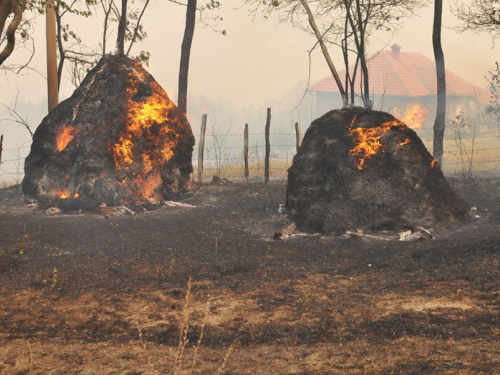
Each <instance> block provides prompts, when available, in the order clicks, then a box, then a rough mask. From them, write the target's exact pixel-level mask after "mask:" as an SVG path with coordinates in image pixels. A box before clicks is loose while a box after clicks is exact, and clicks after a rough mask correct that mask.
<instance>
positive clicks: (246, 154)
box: [243, 124, 250, 182]
mask: <svg viewBox="0 0 500 375" xmlns="http://www.w3.org/2000/svg"><path fill="white" fill-rule="evenodd" d="M243 138H244V139H243V156H244V158H245V182H248V180H249V177H250V171H249V169H248V124H245V133H244V134H243Z"/></svg>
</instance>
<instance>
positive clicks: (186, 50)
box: [177, 0, 197, 113]
mask: <svg viewBox="0 0 500 375" xmlns="http://www.w3.org/2000/svg"><path fill="white" fill-rule="evenodd" d="M196 2H197V0H188V3H187V9H186V26H185V28H184V38H183V39H182V45H181V62H180V67H179V92H178V98H177V107H178V108H179V110H180V111H181V112H182V113H186V112H187V89H188V72H189V58H190V56H191V43H192V42H193V36H194V27H195V23H196Z"/></svg>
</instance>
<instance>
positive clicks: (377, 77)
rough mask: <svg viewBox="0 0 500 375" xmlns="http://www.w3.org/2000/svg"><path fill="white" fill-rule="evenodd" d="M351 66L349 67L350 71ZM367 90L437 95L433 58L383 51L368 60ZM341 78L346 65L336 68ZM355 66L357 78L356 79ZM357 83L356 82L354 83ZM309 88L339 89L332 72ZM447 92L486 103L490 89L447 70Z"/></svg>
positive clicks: (409, 94) (372, 91) (384, 92)
mask: <svg viewBox="0 0 500 375" xmlns="http://www.w3.org/2000/svg"><path fill="white" fill-rule="evenodd" d="M352 69H353V66H351V67H350V68H349V70H350V71H352ZM368 70H369V80H370V92H371V93H374V94H380V95H382V94H385V95H404V96H412V97H419V96H426V95H436V91H437V90H436V68H435V62H434V60H431V59H429V58H427V57H425V56H424V55H422V54H421V53H413V52H399V53H396V52H392V51H382V52H380V53H378V54H375V55H372V56H371V57H370V58H369V61H368ZM339 76H340V77H341V79H342V82H344V80H345V79H344V78H343V77H345V69H343V70H341V71H339ZM360 76H361V68H360V67H358V72H357V76H356V81H357V82H359V77H360ZM356 86H357V87H359V84H358V83H357V84H356ZM308 91H316V92H317V91H323V92H339V90H338V88H337V85H336V84H335V81H334V79H333V77H332V76H328V77H325V78H323V79H321V80H319V81H318V82H316V83H314V84H312V85H310V86H309V88H308ZM446 92H447V94H448V95H468V96H472V97H477V98H478V100H479V101H480V102H483V103H488V102H489V98H490V93H489V92H488V91H486V90H484V89H482V88H480V87H478V86H475V85H473V84H472V83H469V82H467V81H465V80H464V79H462V78H460V77H459V76H457V75H456V74H454V73H452V72H450V71H449V70H446Z"/></svg>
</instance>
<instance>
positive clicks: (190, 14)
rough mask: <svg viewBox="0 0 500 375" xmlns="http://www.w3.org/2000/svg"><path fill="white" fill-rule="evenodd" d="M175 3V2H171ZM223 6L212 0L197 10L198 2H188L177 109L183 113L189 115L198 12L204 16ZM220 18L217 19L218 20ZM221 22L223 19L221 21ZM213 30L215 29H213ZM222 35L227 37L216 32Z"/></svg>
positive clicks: (192, 0) (223, 31) (195, 0)
mask: <svg viewBox="0 0 500 375" xmlns="http://www.w3.org/2000/svg"><path fill="white" fill-rule="evenodd" d="M170 1H172V2H175V0H170ZM220 6H221V4H220V2H219V1H217V0H210V1H209V2H208V3H207V4H206V5H204V6H202V7H200V8H197V0H187V6H186V7H187V9H186V26H185V28H184V37H183V39H182V45H181V60H180V66H179V87H178V94H177V107H178V108H179V110H180V111H181V112H182V113H187V91H188V74H189V60H190V56H191V45H192V42H193V36H194V29H195V24H196V12H197V11H199V12H200V14H203V13H204V11H206V10H209V11H210V10H215V9H219V8H220ZM200 18H201V21H202V22H203V23H204V24H205V25H208V26H210V27H212V26H211V25H209V24H208V22H207V20H206V19H204V18H203V17H200ZM217 19H218V18H216V20H217ZM220 20H221V19H220ZM212 28H213V27H212ZM215 31H217V32H220V33H221V34H222V35H226V31H225V30H222V31H219V30H215Z"/></svg>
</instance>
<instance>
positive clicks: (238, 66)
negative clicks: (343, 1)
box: [0, 0, 498, 105]
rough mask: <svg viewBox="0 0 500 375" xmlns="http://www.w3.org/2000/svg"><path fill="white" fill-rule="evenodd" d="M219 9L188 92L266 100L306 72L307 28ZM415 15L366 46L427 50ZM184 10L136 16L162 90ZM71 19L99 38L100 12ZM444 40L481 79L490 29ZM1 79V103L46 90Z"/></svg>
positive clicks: (453, 62)
mask: <svg viewBox="0 0 500 375" xmlns="http://www.w3.org/2000/svg"><path fill="white" fill-rule="evenodd" d="M237 7H239V8H237ZM444 10H445V15H444V25H445V26H446V25H453V24H455V23H456V21H455V20H454V18H453V16H452V15H451V14H450V12H449V4H448V2H446V1H445V5H444ZM217 14H218V15H220V16H222V17H223V21H222V22H219V24H218V25H217V28H220V29H224V30H226V31H227V35H226V36H222V35H221V34H219V33H215V32H214V31H212V30H211V29H209V28H204V27H202V25H200V24H198V26H197V29H196V31H195V37H194V41H193V47H192V55H191V66H190V77H189V90H190V92H191V93H192V94H198V95H199V94H204V95H206V96H210V97H214V98H218V97H220V98H224V99H228V100H230V101H231V102H234V103H236V104H254V105H260V104H263V105H265V103H266V101H268V100H271V99H273V98H276V97H277V96H280V95H281V94H282V93H283V92H284V91H286V90H288V89H290V88H291V87H293V86H295V84H296V83H297V82H298V81H303V80H305V79H307V75H308V57H307V50H309V49H310V48H311V46H312V45H313V44H314V42H315V40H314V37H313V36H312V35H309V34H307V33H305V32H303V31H301V30H299V29H297V28H293V27H292V26H291V25H290V24H277V22H276V20H275V19H272V18H271V19H269V20H267V21H263V20H262V19H259V18H257V19H256V20H255V21H253V22H252V19H251V18H250V17H249V16H248V9H247V8H245V7H241V6H240V5H239V2H237V1H234V0H233V1H223V6H222V9H221V11H219V12H217ZM418 15H419V16H420V17H412V18H410V19H407V20H406V21H405V24H404V28H403V29H402V30H401V31H400V32H399V35H396V36H395V37H394V38H392V39H391V38H390V35H388V34H385V33H381V34H378V35H376V36H375V38H373V39H372V45H371V46H370V51H369V52H376V51H377V50H379V49H381V48H383V47H384V45H386V44H389V45H390V44H392V43H393V42H397V43H399V44H400V45H401V46H402V48H403V51H406V52H421V53H423V54H424V55H426V56H428V57H429V58H433V52H432V44H431V30H432V7H431V6H429V7H427V8H426V9H423V10H421V11H420V12H419V13H418ZM184 17H185V7H182V6H178V5H175V4H172V3H168V2H165V1H159V0H157V1H156V3H153V4H152V5H151V6H150V7H149V8H148V9H147V10H146V13H145V16H144V18H143V22H142V23H143V25H144V27H145V28H146V30H147V32H148V38H147V39H146V40H145V41H144V43H142V46H140V45H138V46H137V48H136V51H137V50H138V49H139V48H141V49H145V50H148V51H149V52H150V53H151V55H152V57H151V65H150V71H151V72H152V73H153V75H154V76H155V78H156V79H157V80H158V81H159V82H160V84H161V85H162V86H163V87H164V88H165V89H166V90H167V91H168V92H175V91H176V87H177V74H178V70H179V55H180V44H181V42H182V35H183V31H184ZM38 23H39V25H37V29H36V34H35V35H36V37H37V56H36V58H35V61H34V62H35V63H34V66H35V67H36V68H38V69H39V70H40V71H41V72H42V73H43V74H45V67H44V59H45V53H44V52H45V51H44V44H43V32H44V25H43V19H42V18H39V19H38ZM72 27H74V29H75V30H76V31H77V33H79V34H80V35H81V36H83V37H84V40H85V41H87V42H88V43H89V44H90V43H98V42H100V39H101V33H100V29H101V27H102V24H101V21H100V20H97V19H95V18H87V19H82V18H80V19H77V20H76V21H73V22H72ZM377 39H378V40H377ZM108 45H109V46H110V47H114V37H112V38H110V40H109V42H108ZM443 48H444V52H445V58H446V66H447V68H448V69H450V70H452V71H454V72H455V73H457V74H459V75H460V76H462V77H463V78H465V79H466V80H468V81H471V82H473V83H475V84H476V85H478V86H484V85H485V82H484V78H483V77H484V75H485V74H486V72H487V70H488V69H491V68H493V64H494V61H495V57H496V55H497V54H498V48H495V49H493V48H492V43H491V40H490V37H489V36H488V35H485V34H483V35H476V34H474V33H470V32H468V33H464V34H457V33H456V32H455V31H453V30H449V29H444V30H443ZM14 53H15V52H14ZM331 55H332V57H333V59H334V61H335V62H336V63H337V64H338V65H339V67H341V59H340V53H339V51H338V50H337V49H335V48H332V49H331ZM13 57H14V58H15V55H13ZM12 61H14V59H12ZM328 74H329V71H328V68H327V66H326V63H325V62H324V60H323V57H322V55H321V54H320V52H319V51H317V52H315V53H313V65H312V81H313V82H314V81H315V80H318V79H320V78H323V77H324V76H326V75H328ZM0 79H1V80H2V82H0V84H1V85H2V89H3V90H2V92H1V94H0V95H1V96H0V100H1V102H2V103H5V102H9V101H10V99H11V95H12V89H14V91H15V87H16V86H18V87H21V88H23V92H22V93H21V95H20V100H22V101H39V100H40V99H41V97H42V96H43V95H45V82H44V81H43V79H42V78H41V77H39V76H37V75H36V74H30V75H29V77H24V78H22V79H12V77H11V80H10V84H7V83H6V82H5V79H4V78H3V77H0ZM72 91H73V87H72V86H71V84H70V83H69V82H68V81H67V80H65V81H63V88H62V96H68V95H69V94H70V93H71V92H72ZM174 100H175V98H174Z"/></svg>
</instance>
